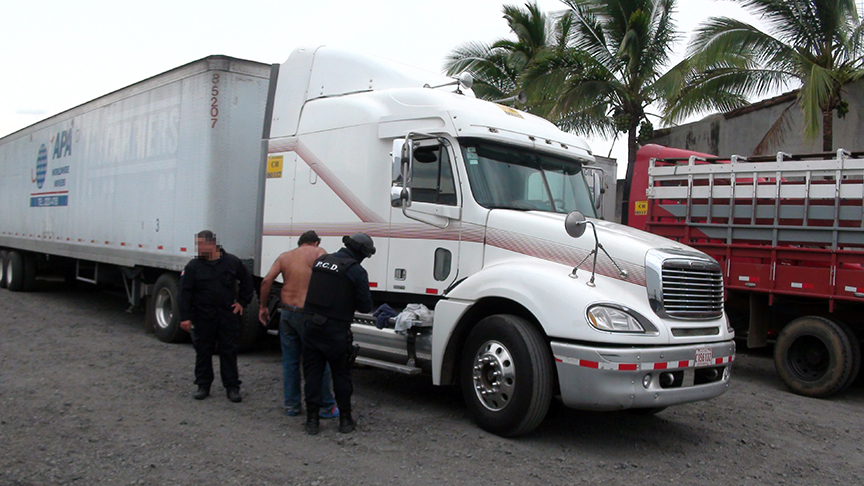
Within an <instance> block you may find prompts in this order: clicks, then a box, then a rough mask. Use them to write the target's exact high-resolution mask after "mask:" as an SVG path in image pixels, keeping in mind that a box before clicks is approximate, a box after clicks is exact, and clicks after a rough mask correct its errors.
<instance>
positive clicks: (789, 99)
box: [649, 81, 864, 156]
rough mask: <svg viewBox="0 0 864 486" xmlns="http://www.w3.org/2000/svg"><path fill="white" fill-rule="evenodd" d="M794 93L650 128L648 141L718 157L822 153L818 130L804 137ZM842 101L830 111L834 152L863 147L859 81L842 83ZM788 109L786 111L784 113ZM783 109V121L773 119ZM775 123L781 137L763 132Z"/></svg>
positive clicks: (863, 96)
mask: <svg viewBox="0 0 864 486" xmlns="http://www.w3.org/2000/svg"><path fill="white" fill-rule="evenodd" d="M796 95H797V92H793V93H787V94H784V95H781V96H778V97H776V98H772V99H769V100H765V101H761V102H759V103H754V104H753V105H750V106H748V107H745V108H741V109H739V110H735V111H731V112H729V113H725V114H717V115H710V116H707V117H705V118H703V119H702V120H699V121H697V122H693V123H688V124H686V125H680V126H677V127H672V128H664V129H661V130H657V131H655V132H654V134H655V137H654V138H653V139H652V140H651V141H650V142H649V143H656V144H660V145H665V146H667V147H676V148H683V149H688V150H696V151H699V152H706V153H709V154H715V155H720V156H730V155H733V154H737V155H744V156H748V155H766V154H773V153H776V152H778V151H781V150H782V151H783V152H787V153H814V152H821V151H822V135H821V131H820V134H819V136H818V137H817V138H814V139H812V140H807V139H805V138H804V135H803V129H802V113H801V108H800V106H798V105H797V104H796V103H795V100H796ZM843 99H844V100H845V101H846V102H847V103H849V112H848V113H847V114H846V116H845V118H843V119H840V118H837V115H836V112H835V115H834V150H837V149H838V148H844V149H846V150H849V151H862V150H864V81H858V82H856V83H852V84H850V85H847V86H846V88H845V89H844V93H843ZM787 111H788V112H787ZM784 112H787V113H786V114H787V115H788V116H786V117H783V118H785V120H786V121H785V122H778V120H779V119H781V115H782V114H783V113H784ZM775 124H779V125H780V126H781V127H782V128H781V130H780V132H781V133H782V139H769V138H766V134H767V133H768V132H769V131H770V129H771V127H772V126H774V125H775Z"/></svg>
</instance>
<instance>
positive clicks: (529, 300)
mask: <svg viewBox="0 0 864 486" xmlns="http://www.w3.org/2000/svg"><path fill="white" fill-rule="evenodd" d="M271 85H275V86H276V88H275V90H273V94H272V97H273V100H272V107H273V115H272V121H271V124H270V133H269V137H268V138H267V139H266V140H265V143H266V146H267V152H268V171H269V167H277V166H278V167H279V168H280V170H279V174H278V176H277V175H275V174H276V171H275V170H274V171H273V173H272V174H273V175H270V174H268V178H267V179H266V187H265V191H264V209H263V222H262V228H263V238H262V251H261V254H262V261H271V260H272V259H274V258H275V257H276V256H277V255H278V254H279V253H280V252H282V251H285V250H286V249H288V248H291V247H292V246H294V245H292V243H294V242H295V241H296V240H295V239H296V238H297V237H298V236H299V235H300V234H302V233H303V232H304V231H306V230H309V229H313V230H315V231H316V232H317V233H318V234H319V235H320V236H321V237H322V243H321V246H322V247H324V248H325V249H326V250H327V251H329V252H333V251H336V250H337V249H338V248H339V246H340V243H339V242H340V241H341V237H342V236H344V235H348V234H352V233H355V232H365V233H367V234H369V235H370V236H371V237H372V238H373V239H374V240H375V245H376V247H377V248H378V252H377V253H376V255H375V256H374V257H373V258H371V259H368V260H366V261H364V263H363V266H364V267H365V268H366V269H367V271H368V272H369V282H370V288H371V290H372V291H373V298H374V299H375V300H376V303H378V304H384V303H387V304H389V305H391V307H393V308H395V309H397V310H399V309H402V308H404V307H405V306H407V305H408V304H424V305H425V306H426V307H428V308H429V309H430V310H432V311H433V313H432V315H433V317H432V318H431V319H429V320H426V321H423V322H420V321H417V322H414V321H412V325H411V326H410V327H409V328H408V329H401V330H400V332H396V330H395V329H393V328H391V327H388V326H385V327H384V328H378V327H376V326H375V323H374V317H372V316H362V315H361V316H358V317H357V319H356V322H355V324H354V326H353V331H354V336H355V343H356V344H358V345H359V346H360V357H359V358H358V362H360V363H363V364H366V365H370V366H378V367H381V368H387V369H391V370H393V371H397V372H402V373H420V372H424V371H425V372H428V373H430V374H431V376H432V380H433V382H434V383H435V384H436V385H447V384H459V385H460V386H461V388H462V391H463V395H464V397H465V400H466V404H467V406H468V409H469V412H470V414H471V416H472V417H473V418H474V420H475V421H476V422H477V423H478V424H479V425H480V426H481V427H483V428H484V429H486V430H489V431H492V432H494V433H498V434H500V435H505V436H511V435H520V434H525V433H528V432H530V431H531V430H533V429H534V428H536V427H537V426H538V425H539V424H540V422H541V421H542V420H543V418H544V417H545V415H546V412H547V410H548V408H549V406H550V403H551V400H553V399H560V400H561V401H563V403H564V405H566V406H569V407H574V408H582V409H591V410H623V409H642V410H646V411H649V412H656V411H659V410H662V409H663V408H665V407H667V406H669V405H674V404H678V403H685V402H689V401H695V400H704V399H709V398H712V397H716V396H718V395H720V394H722V393H723V392H725V391H726V389H727V388H728V384H729V378H730V368H731V361H732V360H733V358H734V349H735V348H734V343H733V341H732V339H733V335H734V333H733V331H732V330H731V329H730V328H729V326H728V322H727V319H726V315H725V314H724V311H723V283H722V275H721V272H720V267H719V265H718V264H717V262H716V261H715V260H714V259H712V258H710V257H708V256H707V255H705V254H704V253H702V252H699V251H696V250H693V249H692V248H689V247H687V246H685V245H682V244H679V243H676V242H673V241H671V240H667V239H665V238H661V237H658V236H654V235H651V234H648V233H645V232H642V231H639V230H635V229H632V228H628V227H624V226H621V225H618V224H615V223H612V222H608V221H603V220H600V219H597V218H596V216H597V214H596V212H595V204H594V200H593V199H592V192H593V193H595V194H597V193H598V190H597V189H598V188H597V187H595V183H594V182H593V180H596V178H592V181H588V180H586V178H585V176H584V173H583V167H585V166H586V165H590V164H591V163H592V162H593V160H594V157H593V155H592V153H591V151H590V148H589V147H588V145H587V144H586V143H585V141H584V140H582V139H580V138H578V137H576V136H573V135H571V134H567V133H564V132H562V131H560V130H559V129H558V128H557V127H555V126H554V125H553V124H551V123H549V122H548V121H546V120H544V119H542V118H539V117H536V116H534V115H531V114H529V113H525V112H522V111H519V110H517V109H514V108H512V107H509V106H505V105H501V104H496V103H491V102H488V101H483V100H479V99H477V98H475V97H474V95H473V93H472V92H471V90H470V86H466V83H464V82H463V81H460V80H453V79H451V78H447V77H444V76H440V75H437V74H434V73H428V72H424V71H420V70H416V69H414V68H410V67H408V66H404V65H400V64H396V63H392V62H388V61H385V60H381V59H376V58H371V57H366V56H358V55H355V54H350V53H346V52H342V51H339V50H335V49H331V48H327V47H319V48H312V49H300V50H297V51H295V52H294V53H293V54H292V56H291V57H290V58H289V59H288V61H287V62H286V63H285V64H283V65H282V66H280V67H279V70H278V80H275V82H274V80H271Z"/></svg>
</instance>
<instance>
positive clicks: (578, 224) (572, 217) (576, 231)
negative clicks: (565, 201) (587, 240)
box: [564, 211, 588, 238]
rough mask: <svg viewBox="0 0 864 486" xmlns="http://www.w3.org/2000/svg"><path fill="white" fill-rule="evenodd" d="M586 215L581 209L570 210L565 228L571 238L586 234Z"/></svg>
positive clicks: (565, 221) (565, 220)
mask: <svg viewBox="0 0 864 486" xmlns="http://www.w3.org/2000/svg"><path fill="white" fill-rule="evenodd" d="M585 221H586V220H585V215H584V214H582V212H581V211H570V213H569V214H568V215H567V217H566V218H565V219H564V230H565V231H567V234H568V235H570V237H571V238H579V237H580V236H582V235H583V234H585V228H586V227H587V226H588V225H587V224H585Z"/></svg>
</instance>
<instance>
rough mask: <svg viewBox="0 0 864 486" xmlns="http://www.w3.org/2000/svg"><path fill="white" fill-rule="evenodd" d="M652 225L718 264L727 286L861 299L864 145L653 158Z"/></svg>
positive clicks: (863, 293)
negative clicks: (728, 155) (863, 148)
mask: <svg viewBox="0 0 864 486" xmlns="http://www.w3.org/2000/svg"><path fill="white" fill-rule="evenodd" d="M646 195H647V197H648V201H649V203H648V208H647V211H648V220H647V223H646V228H647V229H648V231H650V232H652V233H655V234H659V235H662V236H666V237H668V238H672V239H675V240H678V241H681V242H682V243H686V244H688V245H690V246H694V247H696V248H698V249H700V250H702V251H704V252H706V253H708V254H709V255H711V256H712V257H714V258H715V259H717V260H718V262H720V263H721V266H722V267H723V273H724V279H725V285H726V288H727V289H736V288H737V289H742V290H750V291H764V292H768V293H772V294H773V293H776V294H790V295H802V294H803V295H807V296H808V297H824V298H828V299H831V303H832V305H833V299H841V300H854V301H860V300H861V299H862V298H864V152H855V153H850V152H847V151H845V150H842V149H841V150H838V151H837V152H836V153H829V154H804V155H789V154H785V153H779V154H777V155H776V156H774V157H750V158H745V157H737V156H733V157H731V158H729V159H725V160H724V159H720V158H708V157H705V158H699V157H690V158H688V159H651V161H650V166H649V171H648V189H647V190H646Z"/></svg>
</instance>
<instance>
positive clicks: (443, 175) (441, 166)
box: [411, 145, 456, 206]
mask: <svg viewBox="0 0 864 486" xmlns="http://www.w3.org/2000/svg"><path fill="white" fill-rule="evenodd" d="M413 179H414V180H413V182H412V184H411V189H412V190H411V197H412V199H413V200H414V201H416V202H428V203H434V204H446V205H448V206H455V205H456V184H455V183H454V181H453V169H452V167H451V166H450V153H449V152H448V151H447V149H446V148H445V147H443V146H441V145H432V146H427V147H418V148H417V149H415V150H414V174H413Z"/></svg>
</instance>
